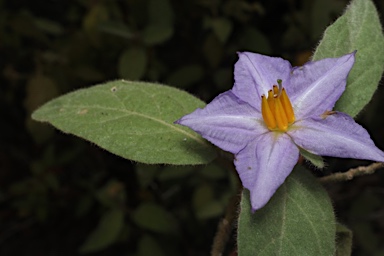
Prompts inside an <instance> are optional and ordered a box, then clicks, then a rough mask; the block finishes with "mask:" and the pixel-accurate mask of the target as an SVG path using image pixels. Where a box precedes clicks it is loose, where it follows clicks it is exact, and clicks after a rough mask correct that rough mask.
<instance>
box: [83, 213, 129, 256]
mask: <svg viewBox="0 0 384 256" xmlns="http://www.w3.org/2000/svg"><path fill="white" fill-rule="evenodd" d="M123 225H124V213H123V211H122V210H120V209H111V210H110V211H108V212H106V213H105V214H104V215H103V216H102V217H101V219H100V222H99V225H98V226H97V227H96V229H95V230H94V231H93V232H92V233H91V234H90V235H89V237H87V240H86V241H85V242H84V244H83V245H82V246H81V247H80V250H79V252H80V253H89V252H95V251H99V250H102V249H105V248H107V247H108V246H109V245H111V244H113V243H114V242H115V241H116V239H117V237H118V235H119V233H120V231H121V229H122V227H123Z"/></svg>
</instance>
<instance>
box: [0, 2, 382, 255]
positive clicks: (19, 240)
mask: <svg viewBox="0 0 384 256" xmlns="http://www.w3.org/2000/svg"><path fill="white" fill-rule="evenodd" d="M375 3H376V6H377V7H378V9H379V11H381V17H383V10H384V1H382V0H381V1H375ZM345 5H346V1H343V0H326V1H325V0H316V1H306V0H290V1H283V0H281V1H278V0H269V1H268V0H265V1H250V0H249V1H245V0H221V1H220V0H195V1H189V0H182V1H171V0H104V1H103V0H88V1H87V0H76V1H65V0H52V1H42V0H38V1H27V0H19V1H12V0H0V56H1V58H0V70H1V75H0V82H1V85H0V115H1V120H2V122H1V124H2V125H1V126H0V142H1V143H0V255H11V256H12V255H31V256H34V255H80V254H82V253H91V255H207V254H209V251H210V246H211V243H212V240H213V237H214V234H215V231H216V227H217V223H218V220H219V219H220V218H221V217H223V216H224V214H225V211H226V207H227V206H228V205H232V204H231V203H230V202H232V201H233V200H236V197H237V196H238V195H239V190H238V189H239V183H238V180H237V176H236V174H235V173H233V172H232V171H230V170H231V168H227V167H228V166H231V163H230V161H228V162H214V163H212V164H209V165H204V166H193V167H170V166H152V165H142V164H135V163H133V162H129V161H126V160H124V159H121V158H119V157H117V156H114V155H112V154H111V153H108V152H105V151H103V150H101V149H100V148H98V147H97V146H95V145H92V144H90V143H88V142H85V141H83V140H81V139H78V138H75V137H72V136H68V135H66V134H62V133H60V132H58V131H56V130H54V129H53V128H52V127H50V126H46V125H43V124H40V123H37V122H33V121H32V120H31V119H30V114H31V113H32V112H33V110H35V109H36V108H37V107H38V106H41V105H42V104H43V103H45V102H46V101H48V100H49V99H51V98H53V97H56V96H58V95H61V94H63V93H66V92H70V91H73V90H75V89H79V88H84V87H89V86H92V85H93V84H96V83H101V82H104V81H107V80H115V79H117V78H124V79H128V80H143V81H154V82H160V83H164V84H168V85H171V86H174V87H177V88H181V89H184V90H187V91H189V92H191V93H192V94H194V95H196V96H198V97H199V98H201V99H202V100H204V101H209V100H211V99H212V98H213V97H214V96H216V95H217V94H218V93H220V92H222V91H225V90H228V89H230V88H231V87H232V82H233V75H232V72H233V64H234V63H235V61H236V60H237V56H236V51H244V50H248V51H254V52H259V53H264V54H269V55H276V56H283V57H284V58H287V59H289V60H291V62H292V63H293V64H295V65H301V64H303V63H305V62H306V61H307V60H308V58H309V57H310V56H311V54H312V51H313V49H314V48H315V46H316V43H317V42H318V41H319V39H320V38H321V35H322V32H323V30H324V29H325V28H326V26H327V25H329V24H330V23H331V22H332V21H333V20H334V19H335V18H337V16H338V15H340V14H341V13H342V10H343V8H344V7H345ZM383 102H384V92H383V89H382V86H380V87H379V90H378V91H377V92H376V94H375V97H374V99H373V101H372V102H371V103H370V104H369V105H368V107H367V108H366V109H365V110H364V111H363V112H362V113H361V114H360V115H359V118H358V121H359V122H360V123H361V124H363V125H364V126H365V127H366V128H367V129H368V130H369V131H370V134H371V136H372V138H373V140H374V141H375V142H376V145H377V146H378V147H379V148H381V149H384V133H383V129H382V127H383V125H384V119H383V118H382V117H381V112H382V109H383V108H384V104H383ZM326 160H327V162H328V163H331V164H332V167H333V168H328V169H324V170H321V171H318V170H314V172H315V173H317V174H318V175H324V174H329V173H331V172H335V171H343V170H347V169H348V168H351V167H355V166H358V165H360V164H366V163H365V162H362V161H356V160H353V161H352V160H340V159H337V160H336V159H331V158H328V159H326ZM223 167H224V168H223ZM225 170H226V171H225ZM383 180H384V177H383V174H382V172H380V171H378V172H377V173H376V174H374V175H371V176H367V177H362V178H358V179H356V180H354V181H351V182H349V183H342V184H332V185H330V186H329V187H328V188H327V189H328V191H329V193H330V195H331V197H332V199H333V200H334V206H335V209H336V213H337V216H338V218H339V220H340V221H341V222H342V223H343V224H345V225H346V226H348V227H350V228H351V229H352V230H353V232H354V255H381V254H380V253H383V251H384V247H383V245H382V243H381V241H382V237H383V236H384V215H383V212H384V207H383V205H384V202H383V196H382V195H383V186H384V183H383ZM232 237H233V236H232ZM233 239H234V238H233ZM234 251H235V242H234V241H233V240H232V241H231V243H230V244H229V245H228V248H227V252H226V253H227V254H228V255H230V254H232V253H234Z"/></svg>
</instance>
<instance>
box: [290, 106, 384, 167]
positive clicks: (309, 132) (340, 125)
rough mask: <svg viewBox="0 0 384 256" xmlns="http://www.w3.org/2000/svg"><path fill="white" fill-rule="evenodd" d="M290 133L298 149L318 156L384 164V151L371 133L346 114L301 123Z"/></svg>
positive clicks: (296, 124) (338, 113) (337, 113)
mask: <svg viewBox="0 0 384 256" xmlns="http://www.w3.org/2000/svg"><path fill="white" fill-rule="evenodd" d="M288 134H289V135H290V136H292V138H293V141H294V142H295V143H296V144H297V145H298V146H300V147H302V148H304V149H305V150H307V151H309V152H311V153H314V154H316V155H323V156H334V157H344V158H357V159H366V160H372V161H379V162H384V152H383V151H381V150H380V149H378V148H377V147H376V146H375V144H374V143H373V141H372V140H371V138H370V136H369V134H368V132H367V131H366V130H365V129H364V128H363V127H361V126H360V125H359V124H357V123H356V122H355V121H354V120H353V118H351V117H350V116H348V115H346V114H344V113H340V112H336V113H335V114H333V115H328V116H327V117H326V118H325V119H319V120H315V119H307V120H302V121H299V122H297V123H295V124H294V126H293V127H292V128H291V130H290V131H289V132H288Z"/></svg>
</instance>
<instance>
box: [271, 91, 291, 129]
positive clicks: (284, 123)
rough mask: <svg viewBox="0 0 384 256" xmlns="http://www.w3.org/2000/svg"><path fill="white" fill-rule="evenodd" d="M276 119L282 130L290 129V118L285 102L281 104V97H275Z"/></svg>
mask: <svg viewBox="0 0 384 256" xmlns="http://www.w3.org/2000/svg"><path fill="white" fill-rule="evenodd" d="M274 114H275V119H276V122H277V127H278V128H279V130H280V131H284V132H285V131H286V130H287V129H288V119H287V116H286V114H285V111H284V107H283V104H281V101H280V97H276V98H275V113H274Z"/></svg>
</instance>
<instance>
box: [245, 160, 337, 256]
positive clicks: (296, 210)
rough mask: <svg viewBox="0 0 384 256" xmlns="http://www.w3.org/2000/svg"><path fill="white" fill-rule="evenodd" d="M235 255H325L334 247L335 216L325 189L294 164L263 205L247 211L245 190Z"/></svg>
mask: <svg viewBox="0 0 384 256" xmlns="http://www.w3.org/2000/svg"><path fill="white" fill-rule="evenodd" d="M240 206H241V212H240V216H239V222H238V223H239V227H238V235H237V237H238V252H239V256H248V255H258V256H270V255H306V256H312V255H313V256H323V255H324V256H329V255H333V253H334V251H335V232H336V230H335V217H334V214H333V210H332V205H331V202H330V200H329V197H328V195H327V192H326V191H325V190H324V189H323V188H322V187H321V186H320V185H319V183H318V182H317V181H316V179H315V178H314V177H313V176H312V175H311V174H310V173H309V172H308V171H307V170H305V169H304V168H303V167H301V166H299V167H296V168H295V169H294V170H293V172H292V174H291V175H290V176H289V177H288V178H287V180H286V181H285V182H284V184H283V185H282V186H281V187H280V188H279V189H278V190H277V192H276V193H275V195H274V196H273V197H272V198H271V200H270V201H269V202H268V203H267V205H266V206H264V207H263V208H261V209H260V210H258V211H256V212H255V213H254V214H252V213H251V203H250V200H249V192H248V190H244V192H243V197H242V200H241V204H240Z"/></svg>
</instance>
